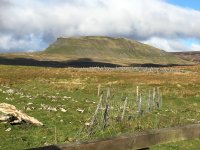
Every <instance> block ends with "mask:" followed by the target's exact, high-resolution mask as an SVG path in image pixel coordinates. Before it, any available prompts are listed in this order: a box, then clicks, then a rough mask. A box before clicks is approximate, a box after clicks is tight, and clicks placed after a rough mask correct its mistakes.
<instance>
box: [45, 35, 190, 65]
mask: <svg viewBox="0 0 200 150" xmlns="http://www.w3.org/2000/svg"><path fill="white" fill-rule="evenodd" d="M44 53H46V54H57V55H62V56H66V57H68V58H90V59H92V60H96V61H102V62H114V63H117V64H124V65H127V64H131V63H133V64H134V63H153V64H187V63H188V62H187V61H185V60H182V59H180V58H178V57H176V56H174V55H172V54H170V53H167V52H165V51H163V50H160V49H158V48H155V47H152V46H149V45H146V44H143V43H140V42H138V41H134V40H130V39H126V38H112V37H105V36H84V37H68V38H64V37H60V38H58V39H57V40H56V41H55V42H54V43H52V44H51V45H50V46H49V47H48V48H47V49H46V50H45V51H44Z"/></svg>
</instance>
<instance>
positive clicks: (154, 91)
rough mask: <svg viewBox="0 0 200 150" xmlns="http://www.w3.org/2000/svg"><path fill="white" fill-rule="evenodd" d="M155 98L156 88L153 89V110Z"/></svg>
mask: <svg viewBox="0 0 200 150" xmlns="http://www.w3.org/2000/svg"><path fill="white" fill-rule="evenodd" d="M155 97H156V88H155V87H154V88H153V98H152V99H153V108H154V109H155Z"/></svg>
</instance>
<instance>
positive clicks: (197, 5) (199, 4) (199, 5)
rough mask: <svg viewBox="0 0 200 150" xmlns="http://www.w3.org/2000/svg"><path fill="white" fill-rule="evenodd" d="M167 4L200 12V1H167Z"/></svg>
mask: <svg viewBox="0 0 200 150" xmlns="http://www.w3.org/2000/svg"><path fill="white" fill-rule="evenodd" d="M167 2H169V3H171V4H174V5H177V6H181V7H185V8H192V9H196V10H200V0H167Z"/></svg>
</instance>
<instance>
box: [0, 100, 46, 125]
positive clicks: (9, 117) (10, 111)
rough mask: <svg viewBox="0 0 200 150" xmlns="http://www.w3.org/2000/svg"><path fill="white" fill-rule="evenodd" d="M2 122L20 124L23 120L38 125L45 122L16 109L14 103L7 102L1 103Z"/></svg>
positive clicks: (0, 117) (0, 120)
mask: <svg viewBox="0 0 200 150" xmlns="http://www.w3.org/2000/svg"><path fill="white" fill-rule="evenodd" d="M0 112H1V113H2V115H1V116H0V122H4V123H10V124H19V123H22V122H25V123H31V124H34V125H37V126H42V125H43V123H41V122H40V121H38V120H37V119H35V118H33V117H30V116H28V115H27V114H25V113H23V112H21V111H19V110H17V109H16V107H15V106H14V105H11V104H7V103H0Z"/></svg>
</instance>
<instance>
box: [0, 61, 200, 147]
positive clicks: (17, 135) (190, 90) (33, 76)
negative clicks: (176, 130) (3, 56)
mask: <svg viewBox="0 0 200 150" xmlns="http://www.w3.org/2000/svg"><path fill="white" fill-rule="evenodd" d="M164 69H165V68H163V69H161V70H159V71H158V70H156V71H152V70H145V69H142V70H128V69H127V70H123V71H121V70H117V69H116V70H114V69H110V70H109V69H94V68H93V69H74V68H45V67H24V66H4V65H0V102H5V103H9V104H13V105H15V106H16V107H17V108H18V109H20V110H22V111H23V112H25V113H27V114H28V115H30V116H33V117H35V118H37V119H38V120H39V121H41V122H42V123H44V124H45V126H43V127H35V126H33V125H27V124H22V125H16V126H11V125H9V124H0V139H1V140H0V149H24V148H31V147H37V146H44V145H49V144H55V143H58V144H61V143H66V142H73V141H79V140H81V141H82V140H90V139H97V138H104V137H111V136H116V135H120V134H122V133H127V132H134V131H144V130H148V129H155V128H164V127H172V126H178V125H185V124H190V123H199V122H200V119H199V118H200V74H199V72H200V66H194V67H173V68H168V69H167V70H164ZM170 69H173V71H169V70H170ZM162 70H164V71H162ZM99 84H101V86H102V90H106V88H107V87H108V86H111V92H112V94H113V95H114V98H115V100H116V101H121V99H122V97H123V95H127V97H129V99H130V100H132V101H133V102H134V101H136V86H139V87H140V89H142V90H143V91H144V92H146V91H147V90H148V89H149V88H153V87H160V90H161V91H162V94H163V107H162V108H161V109H160V110H155V111H153V112H151V113H146V114H144V115H142V116H140V117H137V118H133V119H131V120H127V121H123V122H114V121H113V122H112V124H111V125H109V126H108V127H107V128H106V129H105V130H97V132H95V133H94V134H92V135H90V136H89V135H88V132H87V127H86V126H85V123H86V122H89V121H90V120H91V117H92V115H93V114H94V110H95V109H96V106H97V103H98V100H99V99H98V97H97V87H98V85H99ZM122 104H123V103H122ZM63 109H64V110H66V112H64V111H62V110H63ZM78 110H84V111H83V112H80V111H78ZM8 128H11V131H9V132H8V131H5V130H6V129H8ZM199 145H200V141H199V140H193V141H187V142H178V143H171V144H166V145H161V146H155V147H152V149H155V150H157V149H185V148H186V149H187V148H188V149H199V148H200V146H199Z"/></svg>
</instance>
